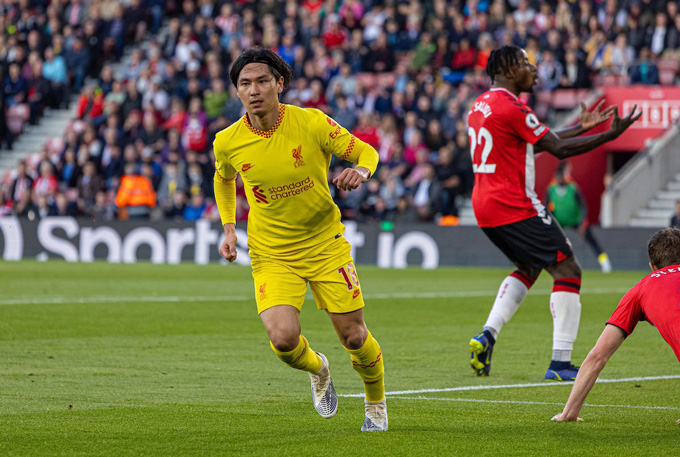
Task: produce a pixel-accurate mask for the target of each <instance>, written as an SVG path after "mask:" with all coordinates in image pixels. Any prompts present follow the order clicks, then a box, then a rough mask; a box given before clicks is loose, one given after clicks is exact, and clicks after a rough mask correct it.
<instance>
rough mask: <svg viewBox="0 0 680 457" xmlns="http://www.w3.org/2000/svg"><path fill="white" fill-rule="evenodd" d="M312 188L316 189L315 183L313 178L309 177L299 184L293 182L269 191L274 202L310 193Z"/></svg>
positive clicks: (271, 188) (273, 187)
mask: <svg viewBox="0 0 680 457" xmlns="http://www.w3.org/2000/svg"><path fill="white" fill-rule="evenodd" d="M312 187H314V181H313V180H312V178H310V177H309V176H307V177H306V178H305V179H303V180H300V181H297V182H292V183H290V184H285V185H283V186H272V187H270V188H269V189H267V191H268V192H269V195H270V196H271V199H272V200H279V199H282V198H288V197H292V196H295V195H300V194H301V193H302V192H305V191H308V190H309V189H311V188H312Z"/></svg>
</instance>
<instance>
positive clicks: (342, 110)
mask: <svg viewBox="0 0 680 457" xmlns="http://www.w3.org/2000/svg"><path fill="white" fill-rule="evenodd" d="M335 102H336V105H337V108H336V109H335V110H334V111H333V119H335V120H336V121H337V122H338V124H340V125H342V126H343V127H345V128H346V129H347V130H349V131H350V132H351V131H353V130H354V127H355V126H356V125H357V122H358V120H359V119H358V117H357V114H356V111H355V110H353V109H349V107H348V106H347V98H346V97H345V96H344V95H339V96H337V97H336V99H335Z"/></svg>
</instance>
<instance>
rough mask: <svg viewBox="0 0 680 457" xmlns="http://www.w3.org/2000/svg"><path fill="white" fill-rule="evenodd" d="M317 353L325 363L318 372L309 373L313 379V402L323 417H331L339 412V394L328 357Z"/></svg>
mask: <svg viewBox="0 0 680 457" xmlns="http://www.w3.org/2000/svg"><path fill="white" fill-rule="evenodd" d="M317 354H318V355H319V357H321V361H322V362H323V365H321V369H320V370H319V372H318V373H317V374H312V373H309V379H310V380H311V381H312V403H314V408H315V409H316V411H317V412H318V413H319V414H320V415H321V417H323V418H324V419H330V418H331V417H333V416H335V413H337V412H338V396H337V394H336V393H335V388H334V387H333V380H332V379H331V372H330V370H329V366H328V359H326V356H325V355H323V354H322V353H320V352H317Z"/></svg>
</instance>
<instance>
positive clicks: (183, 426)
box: [0, 261, 680, 456]
mask: <svg viewBox="0 0 680 457" xmlns="http://www.w3.org/2000/svg"><path fill="white" fill-rule="evenodd" d="M508 272H509V269H508V270H499V269H472V268H441V269H438V270H435V271H424V270H420V269H406V270H379V269H377V268H372V267H362V266H360V267H359V276H360V278H361V282H362V286H363V291H364V296H365V298H366V304H367V307H366V309H365V316H366V320H367V323H368V325H369V328H370V329H371V331H372V332H373V334H374V335H375V337H376V338H377V339H378V341H379V342H380V344H381V346H382V349H383V353H384V356H385V367H386V384H387V390H388V392H397V391H407V390H414V391H422V390H424V389H434V390H435V391H434V392H413V393H409V394H400V395H389V396H388V406H389V420H390V430H389V431H388V432H386V433H373V434H371V433H361V432H360V431H359V428H360V426H361V423H362V421H363V402H362V399H361V398H357V397H352V396H350V397H342V398H340V409H339V412H338V414H337V415H336V416H335V417H334V418H333V419H331V420H325V419H322V418H321V417H319V416H318V415H317V413H316V412H315V411H314V409H313V407H312V405H311V399H310V392H309V380H308V377H307V375H306V373H302V372H297V371H294V370H291V369H290V368H287V367H286V366H284V365H283V364H282V363H281V362H279V361H278V360H277V359H276V357H275V356H274V354H273V353H272V352H271V350H270V349H269V347H268V341H267V337H266V334H265V332H264V330H263V328H262V325H261V323H260V320H259V318H258V317H257V314H256V308H255V304H254V299H253V296H254V291H253V285H252V279H251V276H250V270H249V269H248V268H244V267H237V266H228V267H225V266H221V265H217V264H215V265H209V266H194V265H186V264H185V265H178V266H158V265H150V264H135V265H109V264H105V263H94V264H67V263H63V262H58V261H50V262H47V263H37V262H30V261H27V262H20V263H8V262H0V455H3V456H5V455H22V456H44V455H110V456H126V455H134V456H140V455H154V456H190V455H201V456H202V455H238V456H243V455H254V456H265V455H266V456H287V455H290V456H311V455H318V456H336V455H337V456H354V455H356V456H378V455H385V456H399V455H405V456H416V455H442V456H444V455H461V456H468V455H492V456H506V455H529V456H534V455H616V456H625V455H678V454H679V453H680V451H678V449H679V445H678V443H679V441H678V439H679V438H678V434H679V433H680V425H676V424H675V420H676V419H678V418H680V404H679V403H678V398H679V395H678V394H680V379H650V380H642V381H626V382H617V383H606V384H605V383H601V384H597V385H596V386H595V388H594V389H593V391H592V392H591V395H590V396H589V397H588V401H587V403H588V404H590V405H592V406H586V407H584V409H583V410H582V412H581V416H582V417H583V418H584V419H585V422H583V423H567V424H565V423H554V422H551V421H550V418H551V417H552V416H553V415H554V414H556V413H557V412H560V411H561V405H562V404H563V403H564V401H565V400H566V398H567V396H568V394H569V390H570V388H569V386H568V385H564V384H554V383H552V384H551V383H544V382H543V381H542V379H543V375H544V373H545V369H546V368H547V364H548V362H549V359H550V355H551V341H552V318H551V316H550V311H549V307H548V294H549V291H550V287H551V285H552V284H551V282H550V279H549V276H548V275H547V274H543V275H542V276H541V278H539V281H538V282H537V283H536V285H535V286H534V288H533V289H532V291H531V292H530V293H529V295H528V297H527V299H526V301H525V303H524V305H523V306H522V307H521V308H520V310H519V311H518V312H517V314H516V315H515V317H514V319H513V321H512V322H511V323H510V324H509V325H508V326H506V327H505V328H504V329H503V332H502V333H501V335H500V338H499V342H498V344H497V346H496V349H495V352H494V363H493V366H492V371H491V376H490V377H489V378H477V377H476V376H474V375H473V373H472V370H470V368H469V365H468V359H469V354H468V341H469V339H470V337H471V336H473V335H474V334H475V333H477V332H478V331H479V329H480V328H481V326H482V324H483V323H484V321H485V319H486V315H487V313H488V311H489V309H490V308H491V303H492V301H493V297H494V296H495V293H496V290H497V287H498V285H499V284H500V281H501V280H502V279H503V277H504V276H505V275H506V274H507V273H508ZM644 274H645V272H614V273H612V274H610V275H603V274H601V273H599V272H594V271H587V272H585V273H584V277H583V285H584V286H583V291H582V292H583V293H582V299H581V301H582V304H583V311H582V316H581V328H580V332H579V338H578V340H577V342H576V348H575V353H574V358H573V361H574V362H575V363H580V362H581V361H582V360H583V358H584V357H585V355H586V354H587V352H588V350H589V349H590V348H591V347H592V346H593V344H594V343H595V341H596V339H597V337H598V335H599V333H600V332H601V330H602V328H603V325H604V322H605V321H606V320H607V318H608V317H609V315H610V314H611V312H612V311H613V309H614V308H615V306H616V304H617V303H618V300H619V299H620V297H621V296H622V295H623V293H624V292H625V291H626V290H627V289H628V288H629V287H631V286H632V285H633V284H635V283H636V282H637V281H638V280H639V279H640V278H642V276H643V275H644ZM301 320H302V326H303V332H304V334H305V335H306V336H307V338H308V339H309V341H310V343H311V345H312V347H313V348H314V349H316V350H318V351H322V352H324V353H325V354H326V355H327V357H328V359H329V361H330V363H331V371H332V374H333V380H334V383H335V387H336V389H337V391H338V393H339V394H341V395H351V394H357V393H361V391H362V387H361V382H360V380H359V377H358V376H357V375H356V373H355V372H354V371H353V370H352V368H351V366H350V363H349V357H348V355H347V353H346V352H345V351H344V350H343V349H342V347H341V346H340V344H339V342H338V339H337V336H336V335H335V332H334V331H333V328H332V326H331V323H330V321H329V319H328V318H327V316H326V315H325V313H324V312H322V311H318V310H317V309H316V307H315V306H314V303H313V301H311V300H308V301H307V302H306V304H305V307H304V309H303V312H302V314H301ZM679 375H680V366H679V365H678V361H677V359H676V358H675V356H674V355H673V352H672V351H671V349H670V348H669V347H668V346H667V345H666V344H665V343H664V342H663V340H662V339H661V337H660V336H659V334H658V332H657V331H656V330H655V329H654V328H653V327H651V326H650V325H649V324H647V323H641V324H639V325H638V328H637V329H636V331H635V333H634V334H633V335H632V336H631V337H630V338H629V340H628V341H626V342H625V343H624V345H623V346H622V348H621V349H620V350H619V351H618V352H617V353H616V354H615V355H614V357H613V358H612V360H611V361H610V363H609V364H608V366H607V367H606V368H605V370H604V371H603V373H602V375H601V378H603V379H626V378H634V377H663V376H676V377H677V376H679ZM518 384H520V385H521V384H539V385H538V386H525V387H518V386H515V387H513V385H518ZM493 385H505V386H507V387H503V388H499V389H476V387H483V386H493ZM460 387H470V389H468V390H449V391H442V390H443V389H453V388H460Z"/></svg>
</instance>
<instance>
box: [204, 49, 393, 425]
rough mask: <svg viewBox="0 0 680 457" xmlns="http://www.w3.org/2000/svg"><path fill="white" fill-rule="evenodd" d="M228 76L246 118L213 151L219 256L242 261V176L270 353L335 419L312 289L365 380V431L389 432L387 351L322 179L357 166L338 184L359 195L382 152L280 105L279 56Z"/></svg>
mask: <svg viewBox="0 0 680 457" xmlns="http://www.w3.org/2000/svg"><path fill="white" fill-rule="evenodd" d="M229 76H230V78H231V81H232V83H233V84H234V86H235V87H236V89H237V93H238V97H239V98H240V99H241V102H242V103H243V106H244V107H245V109H246V114H245V115H244V116H243V117H242V118H241V119H240V120H239V121H237V122H235V123H234V124H232V125H231V126H229V127H228V128H226V129H224V130H222V131H221V132H219V133H218V134H217V136H216V138H215V142H214V144H213V147H214V151H215V159H216V162H215V169H216V170H215V199H216V201H217V206H218V209H219V212H220V217H221V219H222V225H223V226H224V241H223V242H222V245H221V246H220V253H221V254H222V256H224V257H225V258H226V259H227V260H229V261H230V262H233V261H234V260H235V259H236V234H235V231H234V230H235V229H234V227H235V207H236V188H235V183H234V179H235V177H236V174H237V173H241V178H242V179H243V183H244V186H245V191H246V196H247V199H248V203H249V204H250V214H249V216H248V248H249V250H250V258H251V266H252V269H253V278H254V280H255V298H256V301H257V309H258V312H259V314H260V318H261V319H262V323H263V324H264V327H265V329H266V331H267V334H268V336H269V340H270V346H271V348H272V350H273V351H274V353H275V354H276V355H277V356H278V357H279V358H280V359H281V360H282V361H283V362H284V363H285V364H287V365H289V366H290V367H292V368H296V369H298V370H304V371H307V372H308V373H309V377H310V378H311V384H312V400H313V403H314V407H315V408H316V410H317V412H318V413H319V414H320V415H321V416H322V417H325V418H330V417H333V416H334V415H335V413H336V412H337V406H338V400H337V395H336V393H335V389H334V388H333V382H332V380H331V375H330V371H329V366H328V360H327V359H326V357H325V356H324V355H323V354H321V353H318V352H315V351H314V350H312V348H311V347H310V345H309V343H308V342H307V339H306V338H305V337H304V336H302V334H301V329H300V318H299V314H300V310H301V308H302V304H303V302H304V299H305V293H306V291H307V283H309V284H310V287H311V290H312V294H313V296H314V299H315V301H316V305H317V307H318V308H319V309H324V310H326V312H327V313H328V315H329V316H330V318H331V321H332V323H333V326H334V327H335V330H336V332H337V334H338V336H339V338H340V341H341V343H342V345H343V346H344V347H345V349H346V350H347V352H349V355H350V359H351V362H352V366H353V368H354V369H355V370H356V371H357V372H358V373H359V376H360V377H361V379H362V380H363V382H364V390H365V393H366V399H365V418H364V424H363V426H362V427H361V430H362V431H383V430H387V428H388V423H387V406H386V403H385V383H384V368H383V357H382V352H381V350H380V346H379V345H378V342H377V341H376V340H375V339H374V338H373V336H372V335H371V332H369V331H368V329H367V328H366V324H365V322H364V317H363V306H364V301H363V295H362V293H361V286H360V283H359V278H358V276H357V272H356V269H355V267H354V263H353V262H352V256H351V254H350V245H349V243H348V242H347V241H346V240H345V238H344V236H343V233H344V226H343V225H342V223H341V222H340V210H339V209H338V207H337V206H336V205H335V203H333V199H332V197H331V194H330V192H329V189H328V181H327V178H326V176H327V173H328V167H329V165H330V162H331V155H335V156H336V157H339V158H342V159H345V160H349V161H351V162H354V163H356V164H357V166H356V168H347V169H345V170H343V172H342V173H341V174H340V176H338V177H337V178H335V179H334V180H333V182H334V184H336V185H337V186H338V187H339V188H340V189H343V190H353V189H356V188H357V187H358V186H359V185H360V184H361V183H363V182H366V181H367V180H368V179H369V177H370V176H371V175H372V174H373V172H374V171H375V168H376V166H377V163H378V154H377V152H376V151H375V149H373V148H372V147H371V146H369V145H368V144H366V143H364V142H363V141H361V140H359V139H358V138H356V137H354V136H353V135H351V134H350V133H349V132H348V131H347V130H346V129H344V128H343V127H342V126H340V125H338V124H337V123H336V122H335V121H334V120H333V119H331V118H330V117H328V116H326V115H325V114H324V113H322V112H321V111H319V110H316V109H302V108H299V107H296V106H292V105H285V104H282V103H279V94H281V93H282V92H283V91H284V89H285V88H287V87H288V85H289V83H290V81H291V80H292V77H293V72H292V70H291V68H290V67H289V66H288V65H287V64H286V63H285V61H284V60H283V59H281V58H280V57H279V56H278V55H276V54H275V53H274V52H272V51H270V50H268V49H262V48H254V49H250V50H247V51H245V52H243V53H242V54H241V55H240V56H239V57H238V58H237V59H236V60H235V61H234V63H233V65H232V67H231V70H230V73H229Z"/></svg>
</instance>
